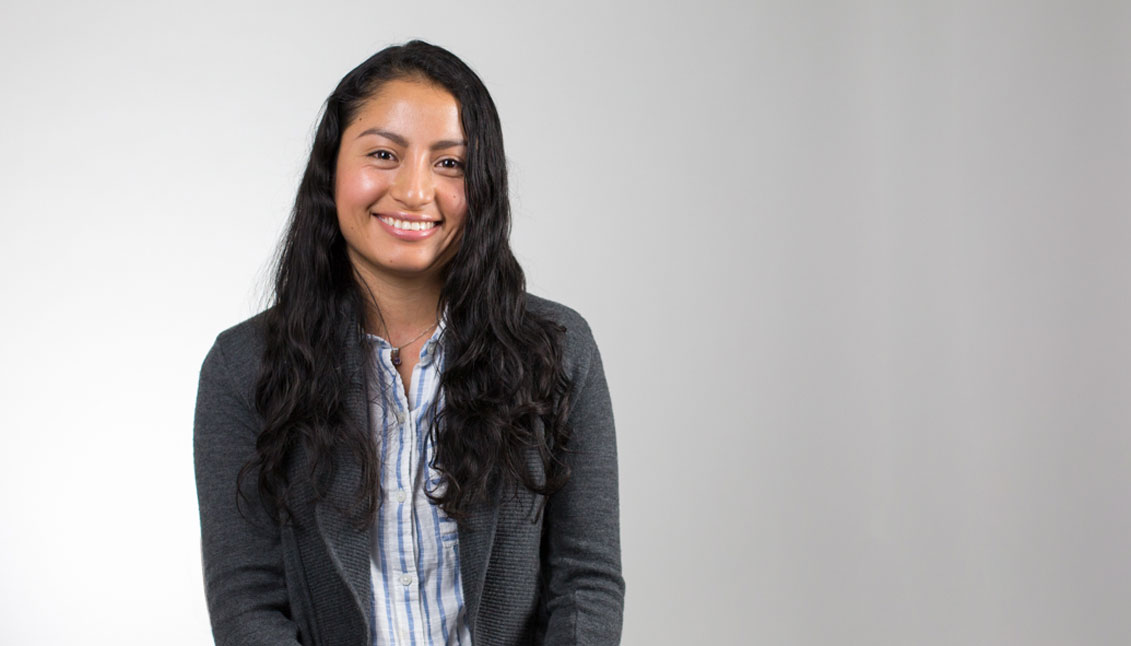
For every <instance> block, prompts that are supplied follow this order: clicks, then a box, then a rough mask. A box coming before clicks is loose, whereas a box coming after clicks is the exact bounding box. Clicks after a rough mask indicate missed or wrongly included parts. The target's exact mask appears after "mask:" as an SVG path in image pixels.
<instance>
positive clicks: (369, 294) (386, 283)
mask: <svg viewBox="0 0 1131 646" xmlns="http://www.w3.org/2000/svg"><path fill="white" fill-rule="evenodd" d="M359 273H361V276H360V278H361V280H362V283H363V284H362V296H363V298H364V299H365V301H366V307H365V310H366V312H365V329H366V331H367V332H369V333H371V334H376V335H377V336H379V337H381V338H383V339H385V340H386V341H388V342H389V343H391V344H393V345H396V344H398V343H405V342H407V341H408V340H409V339H412V338H413V337H415V336H417V335H418V334H420V333H421V332H422V331H424V330H425V329H426V328H428V326H430V325H432V324H434V323H436V321H437V319H439V317H440V312H439V303H440V290H441V289H442V288H443V283H442V282H440V281H439V280H435V279H431V280H429V279H420V280H403V281H402V280H389V279H387V278H382V277H379V276H374V275H372V274H367V273H365V272H359Z"/></svg>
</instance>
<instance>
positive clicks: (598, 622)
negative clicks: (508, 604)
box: [543, 317, 624, 645]
mask: <svg viewBox="0 0 1131 646" xmlns="http://www.w3.org/2000/svg"><path fill="white" fill-rule="evenodd" d="M577 318H578V319H580V317H577ZM577 323H578V324H575V325H571V326H568V327H569V328H571V329H570V330H569V334H570V335H571V336H572V335H574V334H576V337H575V342H576V345H574V347H573V348H571V350H573V352H571V354H576V355H577V358H576V360H575V366H574V370H573V371H572V372H573V375H572V376H573V380H574V382H573V386H572V389H571V390H572V392H571V395H572V402H571V409H570V413H569V418H568V424H569V427H570V438H569V440H568V444H567V447H566V449H565V451H564V454H563V455H562V456H561V457H562V459H563V460H564V462H565V463H566V464H567V465H569V468H570V471H571V473H570V477H569V480H568V481H567V482H566V484H565V485H564V486H563V487H562V488H561V489H559V490H558V491H557V492H555V493H553V494H552V495H551V496H550V497H549V500H548V501H547V504H546V510H545V513H546V517H545V527H544V528H543V530H544V532H545V533H544V535H543V545H544V548H543V549H544V555H543V564H544V566H545V567H546V568H547V572H546V574H547V588H546V598H545V600H544V604H545V605H544V612H546V613H547V617H546V624H545V634H544V640H543V641H544V643H545V644H586V645H597V644H617V643H619V642H620V634H621V621H622V614H623V609H624V579H623V577H622V576H621V562H620V522H619V503H618V493H617V489H618V487H617V447H616V436H615V432H614V426H613V411H612V404H611V402H610V399H609V390H608V386H607V385H606V383H605V374H604V370H603V368H602V365H601V355H600V352H599V351H598V349H597V345H596V344H595V343H594V342H593V339H592V336H591V334H590V332H589V327H588V325H586V324H585V323H584V320H579V321H578V322H577Z"/></svg>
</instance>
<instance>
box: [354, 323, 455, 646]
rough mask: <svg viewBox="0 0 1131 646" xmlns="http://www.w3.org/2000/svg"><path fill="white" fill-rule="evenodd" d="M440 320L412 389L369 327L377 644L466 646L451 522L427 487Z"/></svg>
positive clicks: (432, 479)
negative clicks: (377, 495) (375, 457)
mask: <svg viewBox="0 0 1131 646" xmlns="http://www.w3.org/2000/svg"><path fill="white" fill-rule="evenodd" d="M442 333H443V322H441V323H440V325H439V326H438V327H437V329H436V331H435V332H434V333H433V334H432V337H431V338H430V339H429V340H428V342H427V343H425V344H424V347H423V348H422V349H421V351H420V362H419V363H417V364H416V366H415V367H414V368H413V371H412V380H411V383H410V386H411V388H412V390H411V391H410V396H409V397H405V388H404V386H403V383H402V381H401V378H400V375H399V374H398V373H397V371H396V369H395V368H394V367H393V361H392V346H390V345H389V343H388V342H387V341H385V340H384V339H381V338H380V337H377V336H374V335H372V334H370V335H367V336H368V339H369V341H370V346H371V353H370V360H371V361H373V362H374V370H373V375H374V380H375V382H376V383H374V384H372V387H371V388H370V419H371V420H372V423H373V432H374V433H375V434H376V439H377V447H378V451H379V452H380V460H381V473H380V478H381V493H382V496H383V500H382V501H381V506H380V508H379V510H378V513H377V521H376V523H375V525H374V528H373V544H372V545H371V550H370V555H371V558H370V573H371V575H372V580H373V596H374V600H375V603H374V607H373V609H372V612H373V616H372V620H373V621H372V624H373V626H374V641H373V643H374V645H375V646H390V645H394V644H395V645H397V646H448V645H450V644H458V645H460V646H470V644H471V632H470V630H469V628H468V626H467V616H466V612H465V610H464V599H463V588H462V587H461V585H462V584H461V582H460V573H459V544H458V542H459V533H458V532H457V527H456V522H455V521H454V520H452V519H451V518H448V516H447V515H446V514H445V513H444V511H443V510H442V509H440V508H439V507H437V506H436V505H433V504H432V501H431V500H429V499H428V496H427V495H426V494H425V492H426V489H425V488H426V487H427V488H428V490H431V489H434V488H435V487H436V485H437V484H438V482H439V475H440V474H439V473H438V472H437V471H436V470H435V469H433V468H432V463H433V456H434V452H433V446H432V442H431V438H430V437H429V432H428V431H429V428H430V427H431V424H432V419H433V418H434V416H435V414H436V412H437V411H438V410H439V407H441V406H442V405H443V396H442V394H441V393H440V392H439V384H440V372H441V370H442V369H443V353H442V352H441V351H440V343H439V339H440V335H441V334H442Z"/></svg>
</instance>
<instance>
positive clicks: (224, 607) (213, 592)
mask: <svg viewBox="0 0 1131 646" xmlns="http://www.w3.org/2000/svg"><path fill="white" fill-rule="evenodd" d="M221 340H222V337H221V338H218V339H217V341H216V343H215V345H213V346H212V350H211V351H210V352H209V353H208V356H207V358H205V360H204V365H203V366H202V367H201V371H200V386H199V389H198V391H197V400H196V417H195V422H194V425H193V457H194V462H195V469H196V487H197V497H198V500H199V503H200V527H201V550H202V560H203V564H204V587H205V594H206V596H207V599H208V612H209V615H210V617H211V620H212V633H213V636H214V637H215V639H216V643H217V644H218V645H219V646H237V645H239V646H256V645H260V644H262V645H264V646H266V645H268V644H270V645H272V646H280V645H282V646H288V645H290V646H297V645H298V644H299V638H298V629H297V627H296V624H295V623H294V622H293V621H291V618H290V616H291V614H290V605H289V603H288V596H287V589H286V579H285V575H284V567H283V557H282V551H281V549H280V532H279V528H278V525H277V524H276V523H275V522H274V521H273V520H272V519H271V518H269V517H268V515H267V514H266V513H265V511H264V510H263V508H262V506H261V505H260V504H259V500H258V496H257V495H255V492H256V480H255V474H254V473H251V474H248V476H247V477H245V485H244V492H245V493H247V494H248V496H247V498H246V499H242V500H240V501H239V502H237V491H236V478H237V475H238V474H239V471H240V469H241V468H242V467H243V465H244V464H245V463H246V462H247V461H248V460H249V459H250V458H251V457H252V456H253V455H254V454H255V440H256V436H257V435H258V430H259V417H258V415H257V414H256V413H255V410H254V407H253V406H252V405H251V402H250V401H249V398H248V396H247V394H246V393H247V392H248V390H249V389H248V388H243V389H241V388H239V387H238V386H237V384H236V383H235V382H234V380H233V379H232V377H231V371H230V367H229V365H228V361H227V358H226V356H225V353H224V350H223V347H222V343H221ZM245 386H246V385H245Z"/></svg>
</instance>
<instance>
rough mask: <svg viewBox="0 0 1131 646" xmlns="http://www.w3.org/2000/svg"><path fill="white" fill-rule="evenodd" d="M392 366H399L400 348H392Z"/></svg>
mask: <svg viewBox="0 0 1131 646" xmlns="http://www.w3.org/2000/svg"><path fill="white" fill-rule="evenodd" d="M393 365H394V366H399V365H401V349H400V348H393Z"/></svg>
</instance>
